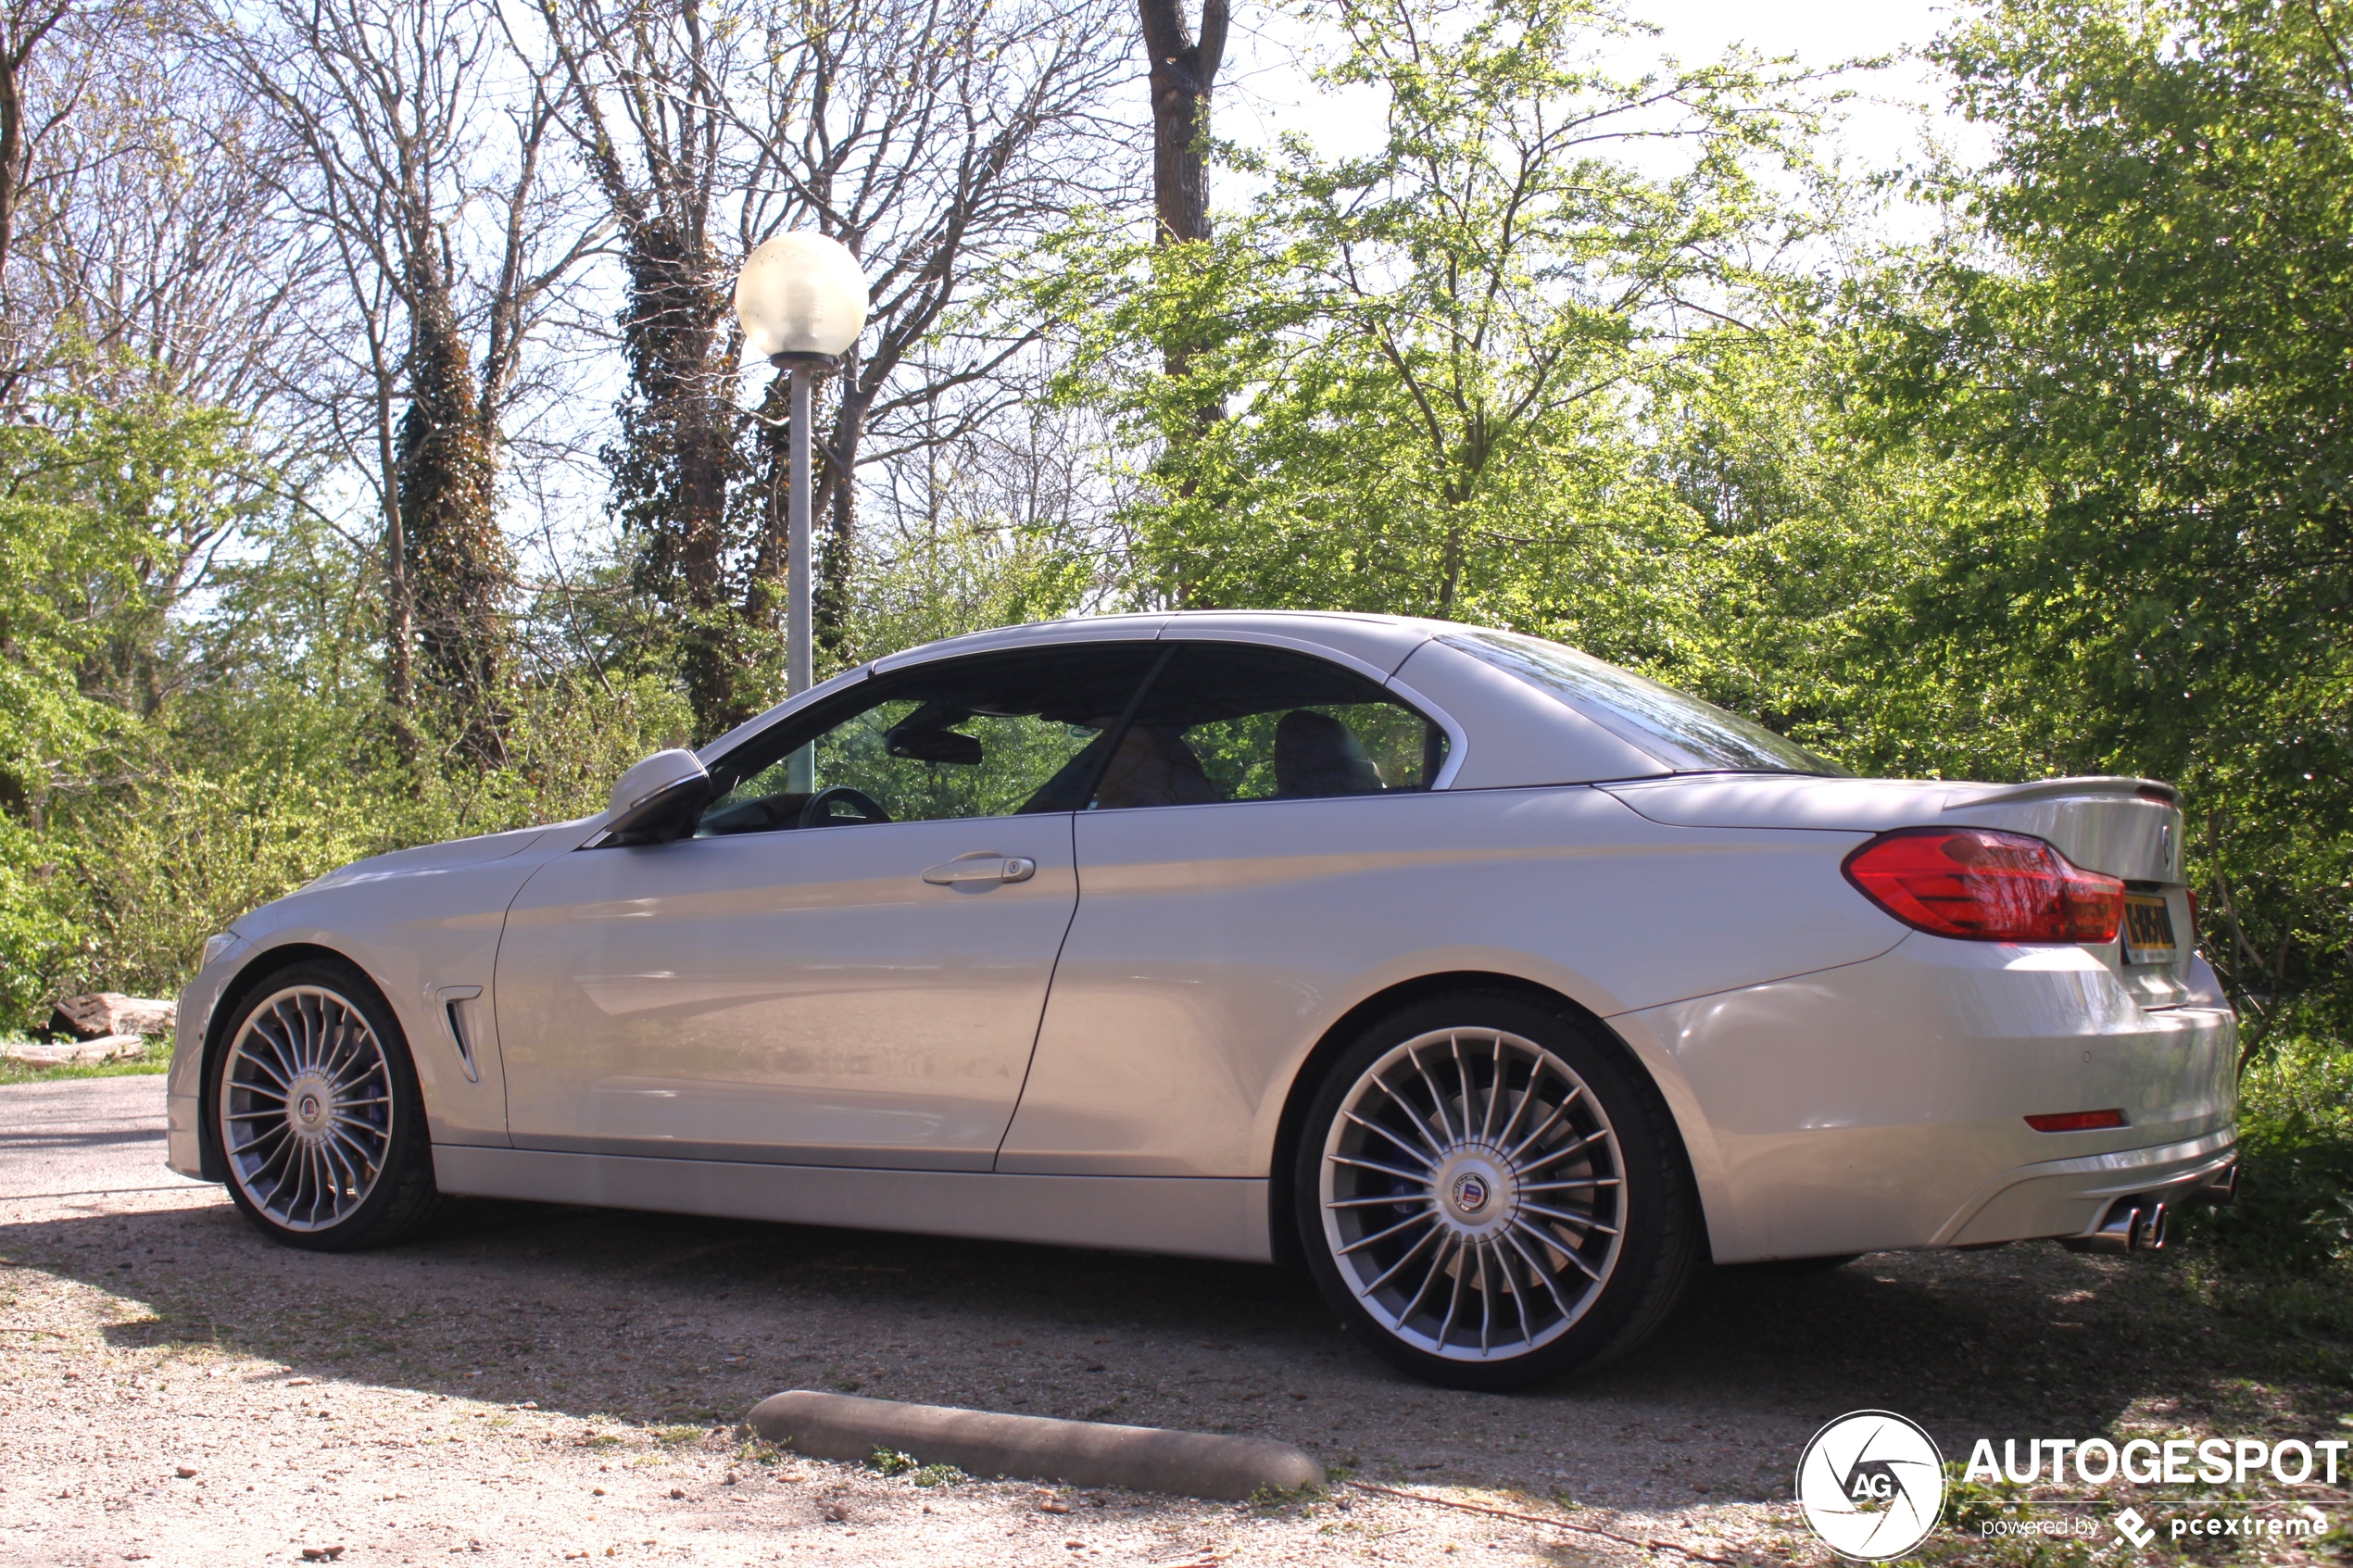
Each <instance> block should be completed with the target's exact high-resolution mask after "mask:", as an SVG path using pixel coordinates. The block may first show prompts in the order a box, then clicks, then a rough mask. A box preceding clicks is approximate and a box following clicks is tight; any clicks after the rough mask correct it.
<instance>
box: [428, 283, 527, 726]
mask: <svg viewBox="0 0 2353 1568" xmlns="http://www.w3.org/2000/svg"><path fill="white" fill-rule="evenodd" d="M432 245H433V240H432V238H430V237H428V238H427V239H426V240H425V242H424V245H422V246H420V247H418V253H419V254H424V255H430V254H431V247H432ZM418 271H419V272H421V273H423V274H426V275H422V276H416V277H412V278H411V280H410V285H409V410H408V412H407V414H406V415H404V416H403V417H402V419H401V421H400V449H399V475H400V488H399V495H400V527H401V533H402V536H403V543H404V545H405V546H406V549H405V551H404V552H403V553H404V556H405V560H404V562H403V565H404V566H405V567H406V569H407V570H406V572H405V576H406V579H407V580H406V582H405V583H404V584H403V587H404V589H405V590H406V596H407V597H408V598H409V603H410V606H411V607H412V608H413V611H414V613H415V616H416V621H417V627H416V631H417V638H418V646H419V651H420V652H421V653H422V655H423V657H424V665H425V674H426V678H427V680H428V681H429V682H430V683H431V685H432V689H433V692H434V696H435V697H436V699H437V704H438V706H440V707H441V708H442V709H444V711H445V713H446V715H447V718H448V719H449V721H451V722H453V723H454V724H455V725H456V726H457V727H458V730H459V734H460V736H461V737H462V745H463V746H464V748H465V751H466V753H467V755H468V756H470V757H472V759H474V760H475V761H477V762H478V763H480V764H482V765H483V766H484V767H496V766H497V765H499V764H500V763H501V762H503V761H504V760H505V758H506V742H505V734H506V718H507V716H506V714H505V713H504V712H503V711H502V709H501V704H500V700H499V699H500V696H501V680H502V676H503V670H504V664H505V660H504V658H503V651H504V650H503V649H502V647H501V646H500V644H501V638H502V628H501V625H500V621H499V613H500V611H501V610H502V609H503V608H505V600H506V598H507V596H508V593H509V592H510V588H511V587H512V584H513V582H514V567H513V562H512V560H511V559H510V556H509V553H508V550H507V542H506V539H505V537H504V536H503V535H502V534H500V533H499V532H498V520H497V510H496V506H495V494H494V485H493V472H494V459H493V457H492V454H491V451H490V448H489V445H488V443H487V442H486V441H485V440H484V436H483V430H482V419H481V410H480V407H479V404H478V400H477V399H476V396H475V394H474V383H473V370H472V364H471V363H470V356H469V355H468V353H467V350H466V339H465V334H464V332H463V331H462V330H461V329H460V328H459V324H458V317H457V312H456V310H455V309H454V307H452V305H451V302H450V298H449V288H448V282H447V278H445V277H443V276H441V275H439V273H438V271H437V270H434V269H433V268H431V267H430V265H429V264H428V265H427V266H424V267H421V268H419V269H418Z"/></svg>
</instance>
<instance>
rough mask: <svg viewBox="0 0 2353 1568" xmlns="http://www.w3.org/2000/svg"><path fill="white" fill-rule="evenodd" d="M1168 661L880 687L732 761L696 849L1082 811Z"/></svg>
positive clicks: (1055, 664) (1032, 667)
mask: <svg viewBox="0 0 2353 1568" xmlns="http://www.w3.org/2000/svg"><path fill="white" fill-rule="evenodd" d="M1159 657H1160V650H1159V648H1158V647H1157V646H1155V645H1153V644H1151V643H1141V642H1139V643H1114V642H1106V643H1080V644H1072V645H1066V646H1059V647H1047V648H1031V649H1024V650H1021V651H1018V652H1014V653H1007V654H981V655H975V656H974V657H972V658H969V659H943V660H940V661H939V662H937V663H935V664H922V665H917V666H915V667H914V668H912V669H910V670H903V671H893V672H891V673H889V674H887V675H878V676H876V677H875V678H874V679H872V680H870V681H868V682H866V683H865V684H862V685H861V686H858V687H855V688H853V689H852V690H850V691H849V692H846V693H844V694H843V695H842V696H841V697H839V698H837V699H836V700H835V702H833V703H831V704H828V705H827V707H826V709H824V710H822V711H819V712H815V713H812V714H808V715H804V716H802V717H800V718H799V720H797V721H794V722H792V723H790V724H786V725H780V726H778V727H777V729H776V730H775V731H774V733H773V734H767V735H761V736H755V737H754V738H753V739H752V740H750V741H749V742H747V743H746V745H745V746H742V747H740V748H739V749H738V751H737V752H731V753H729V754H728V755H727V756H726V757H725V758H724V759H721V760H720V761H719V763H718V764H717V765H715V766H714V767H713V769H712V775H713V783H714V784H715V785H716V786H717V789H718V792H717V793H716V794H715V796H714V797H713V798H712V800H711V803H710V805H708V806H706V807H705V808H704V809H703V812H702V816H701V818H700V820H699V822H698V824H697V826H696V829H695V834H696V836H697V837H698V838H709V837H715V836H720V835H724V834H742V833H766V832H773V831H775V830H778V829H788V828H802V827H832V826H847V825H850V824H852V823H859V822H869V823H871V822H937V821H939V820H941V819H944V818H950V817H1003V816H1015V815H1020V814H1023V813H1028V812H1038V811H1075V810H1076V809H1078V808H1079V807H1080V806H1082V805H1084V804H1085V802H1086V799H1087V796H1088V791H1089V790H1090V789H1091V787H1092V786H1093V784H1094V782H1095V779H1096V777H1097V776H1098V774H1100V773H1101V768H1102V762H1103V759H1104V756H1105V752H1106V750H1107V743H1108V734H1107V732H1108V731H1109V730H1111V729H1112V728H1113V727H1114V725H1115V724H1116V723H1117V722H1118V721H1119V719H1120V717H1121V715H1122V714H1124V713H1125V712H1126V709H1127V707H1128V705H1129V703H1130V702H1131V701H1132V700H1133V698H1134V696H1135V694H1136V690H1137V687H1138V686H1139V684H1141V683H1142V681H1143V678H1144V676H1145V674H1146V673H1147V672H1148V671H1150V670H1151V667H1152V665H1153V664H1154V663H1155V662H1156V661H1157V660H1158V659H1159Z"/></svg>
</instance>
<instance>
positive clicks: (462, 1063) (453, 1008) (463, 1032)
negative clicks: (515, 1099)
mask: <svg viewBox="0 0 2353 1568" xmlns="http://www.w3.org/2000/svg"><path fill="white" fill-rule="evenodd" d="M481 995H482V987H481V986H479V985H444V986H443V987H442V988H441V990H440V991H439V992H438V993H437V999H438V1000H439V1001H440V1003H441V1022H442V1025H443V1027H444V1028H446V1029H447V1030H448V1031H449V1043H450V1044H451V1045H453V1046H455V1047H457V1048H458V1065H459V1067H461V1068H463V1069H464V1070H465V1073H466V1082H467V1083H469V1084H479V1083H481V1082H482V1068H481V1067H480V1065H479V1064H477V1063H476V1062H475V1060H474V1046H473V1039H472V1035H469V1034H468V1032H467V1029H466V1004H467V1003H469V1002H471V1001H472V1000H474V998H476V997H480V996H481Z"/></svg>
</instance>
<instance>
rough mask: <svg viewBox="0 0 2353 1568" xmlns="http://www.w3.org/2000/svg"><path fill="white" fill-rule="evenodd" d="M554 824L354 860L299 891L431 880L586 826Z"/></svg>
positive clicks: (520, 852) (512, 853) (516, 829)
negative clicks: (391, 880)
mask: <svg viewBox="0 0 2353 1568" xmlns="http://www.w3.org/2000/svg"><path fill="white" fill-rule="evenodd" d="M587 821H589V819H587V818H585V817H584V818H582V819H580V822H578V823H574V822H556V823H552V824H550V825H548V826H546V827H535V828H515V829H512V830H510V831H509V832H506V833H489V834H483V835H482V836H480V837H478V838H453V839H451V840H449V841H448V842H447V843H446V844H422V845H419V846H418V847H416V848H414V849H396V850H393V851H392V852H391V853H390V854H387V855H371V856H369V857H368V858H367V859H364V860H354V861H352V862H351V864H349V865H347V866H341V867H338V868H337V869H335V870H333V871H331V872H328V873H327V874H326V875H324V876H322V877H320V878H318V879H317V880H315V881H313V882H310V883H308V884H306V885H305V886H303V887H302V889H301V890H300V891H301V892H303V893H315V892H320V891H322V890H324V889H326V888H330V887H344V886H347V885H349V884H354V883H362V882H378V881H383V880H384V879H386V878H391V877H416V876H431V875H434V874H435V873H436V872H451V871H457V870H460V869H462V868H464V867H467V866H479V865H486V864H487V863H489V862H490V861H492V860H504V859H508V858H509V857H510V856H514V855H520V854H522V852H523V851H524V850H526V849H528V848H530V847H532V846H533V845H535V844H536V843H538V842H539V841H540V840H541V839H543V838H545V837H547V835H548V834H554V833H560V832H562V831H563V830H565V829H567V828H571V827H575V826H578V825H581V824H583V823H585V822H587Z"/></svg>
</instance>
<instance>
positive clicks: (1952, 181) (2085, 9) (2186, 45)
mask: <svg viewBox="0 0 2353 1568" xmlns="http://www.w3.org/2000/svg"><path fill="white" fill-rule="evenodd" d="M2347 20H2348V18H2347V16H2346V14H2345V12H2344V9H2343V7H2341V6H2323V5H2318V4H2312V5H2307V4H2304V3H2303V0H2296V3H2293V4H2291V3H2285V0H2276V3H2275V0H2159V3H2156V4H2149V5H2134V6H2123V5H2117V4H2110V3H2108V0H1993V3H1991V4H1988V5H1986V6H1984V8H1983V9H1982V10H1981V11H1979V12H1978V13H1977V14H1976V15H1975V16H1973V17H1971V18H1970V19H1968V20H1967V21H1965V22H1964V23H1963V24H1962V25H1961V26H1959V27H1957V29H1956V30H1955V31H1953V32H1952V33H1950V34H1949V35H1948V36H1947V38H1946V39H1945V40H1944V42H1943V44H1941V45H1940V46H1939V48H1938V50H1937V51H1936V55H1937V58H1938V59H1939V60H1940V61H1941V63H1943V64H1944V66H1945V67H1946V68H1947V69H1950V70H1951V71H1952V73H1953V75H1954V78H1955V80H1956V82H1957V94H1958V101H1959V102H1960V104H1961V106H1962V107H1964V108H1965V109H1967V110H1968V112H1969V113H1970V114H1971V115H1973V116H1974V117H1976V118H1978V119H1981V120H1982V121H1984V122H1985V123H1986V124H1987V125H1988V126H1989V127H1990V128H1991V129H1992V130H1993V131H1994V133H1995V136H1996V149H1997V150H1996V154H1995V157H1994V164H1993V167H1992V168H1991V169H1989V170H1987V171H1985V172H1984V173H1982V174H1961V173H1957V172H1954V171H1944V173H1943V174H1941V175H1940V176H1938V178H1937V180H1936V182H1933V183H1932V184H1931V189H1933V190H1934V191H1935V192H1936V193H1937V194H1940V195H1941V196H1943V198H1944V199H1945V200H1946V201H1947V202H1949V203H1950V204H1951V207H1952V208H1953V210H1954V211H1955V213H1956V214H1957V216H1959V217H1962V218H1965V219H1966V220H1968V222H1969V225H1970V230H1971V231H1973V232H1974V235H1975V236H1976V237H1975V239H1974V241H1973V243H1971V244H1969V245H1961V244H1959V243H1954V244H1950V245H1940V246H1935V247H1931V249H1930V250H1929V252H1928V253H1927V254H1925V255H1923V256H1921V257H1918V258H1917V261H1916V264H1915V265H1914V266H1913V267H1912V268H1911V270H1910V273H1909V278H1908V282H1910V284H1911V287H1910V288H1909V289H1908V290H1907V291H1906V293H1905V294H1904V295H1902V296H1900V297H1898V298H1895V299H1894V300H1893V301H1891V302H1890V306H1889V307H1888V308H1886V309H1884V310H1883V311H1880V312H1877V313H1874V314H1867V315H1866V316H1865V318H1864V326H1865V330H1867V331H1869V332H1873V333H1874V334H1877V341H1876V342H1875V343H1873V345H1871V347H1870V350H1869V352H1868V353H1866V354H1865V355H1864V356H1863V357H1862V358H1861V360H1860V362H1859V366H1858V368H1859V370H1861V372H1862V375H1863V390H1864V391H1865V394H1866V395H1868V396H1869V397H1871V398H1873V399H1875V400H1877V401H1878V402H1879V403H1880V404H1881V407H1883V408H1884V409H1885V410H1886V412H1887V414H1888V416H1889V435H1890V438H1891V439H1893V440H1899V441H1911V442H1916V443H1919V444H1921V445H1924V446H1926V447H1928V448H1929V449H1932V450H1935V451H1940V452H1944V453H1947V454H1950V455H1951V457H1952V458H1954V460H1955V461H1954V469H1953V473H1954V477H1955V480H1956V482H1957V484H1958V485H1959V487H1960V494H1959V495H1958V496H1957V499H1958V501H1959V502H1960V504H1959V505H1958V506H1957V508H1955V510H1954V515H1953V518H1952V521H1951V523H1950V525H1949V527H1948V529H1947V531H1946V533H1945V537H1944V541H1943V543H1942V545H1941V546H1940V549H1939V552H1938V555H1939V560H1938V563H1937V569H1936V571H1934V573H1933V574H1932V575H1931V576H1930V577H1929V578H1927V579H1926V580H1924V581H1923V583H1922V584H1921V589H1920V592H1919V594H1918V595H1917V596H1916V598H1915V601H1914V609H1915V616H1916V619H1917V621H1918V624H1919V627H1920V630H1921V632H1922V633H1924V634H1925V636H1926V637H1927V638H1928V639H1930V640H1931V642H1932V643H1933V644H1935V645H1936V646H1938V648H1939V650H1940V653H1941V654H1942V656H1943V657H1944V659H1945V660H1946V662H1947V666H1948V668H1949V669H1950V670H1951V671H1953V673H1954V674H1955V675H1956V676H1957V677H1958V678H1959V679H1961V680H1963V681H1965V682H1967V683H1968V684H1971V685H1974V686H1977V687H1979V688H1981V689H1982V690H1984V691H1986V692H1987V693H1989V694H1990V696H1991V698H1992V704H1991V705H1992V706H1993V708H1994V709H1995V710H1996V711H1997V713H1998V719H1997V721H1996V722H1995V723H1994V724H1993V725H1992V726H1989V730H1988V733H1989V734H1993V735H2001V736H2003V737H2005V739H2004V740H2003V742H2002V744H2003V745H2004V746H2006V748H2007V749H2009V750H2011V751H2012V752H2013V754H2015V755H2019V756H2020V757H2022V758H2032V759H2035V760H2036V761H2037V762H2038V763H2040V764H2042V765H2045V766H2047V767H2049V768H2050V769H2052V771H2058V770H2060V769H2064V770H2066V771H2116V772H2139V773H2146V774H2152V775H2155V776H2158V777H2162V778H2168V779H2171V780H2174V781H2177V782H2179V783H2181V784H2183V785H2184V786H2185V787H2186V788H2187V789H2188V790H2189V792H2190V795H2191V804H2192V820H2193V822H2194V823H2196V827H2197V836H2198V837H2199V839H2200V840H2201V841H2202V844H2201V849H2202V853H2201V855H2200V857H2199V859H2200V865H2199V872H2200V878H2201V881H2202V882H2204V883H2205V884H2206V888H2207V908H2208V909H2210V910H2214V911H2216V913H2217V916H2218V919H2217V922H2216V924H2217V926H2218V928H2219V929H2218V931H2217V933H2216V935H2218V937H2219V938H2220V939H2219V940H2218V941H2217V942H2216V943H2215V944H2214V945H2213V951H2214V956H2215V957H2216V960H2217V961H2218V962H2219V963H2221V965H2222V966H2223V967H2224V968H2225V969H2226V971H2228V972H2231V973H2232V975H2233V978H2234V979H2235V980H2236V981H2237V982H2238V985H2239V988H2240V990H2241V993H2242V995H2244V996H2246V997H2247V998H2248V999H2249V1000H2250V1002H2251V1004H2252V1006H2253V1007H2254V1008H2255V1009H2256V1010H2257V1011H2258V1013H2259V1015H2265V1014H2268V1013H2270V1012H2271V1011H2273V1010H2276V1008H2277V1007H2278V1005H2279V1004H2280V1003H2281V1002H2283V1001H2284V1000H2286V999H2287V998H2288V997H2291V996H2292V995H2295V994H2298V993H2300V994H2302V995H2304V996H2305V997H2307V998H2308V1000H2309V1002H2310V1004H2311V1005H2312V1006H2316V1007H2319V1008H2321V1009H2322V1011H2321V1012H2320V1013H2319V1014H2316V1015H2314V1016H2313V1017H2312V1018H2311V1019H2310V1022H2315V1023H2322V1024H2327V1025H2333V1026H2334V1027H2339V1028H2341V1027H2342V1025H2343V1018H2342V1013H2341V1009H2342V1006H2343V1001H2342V998H2341V996H2339V994H2340V993H2341V992H2342V991H2343V989H2344V986H2345V982H2346V981H2347V978H2348V975H2347V935H2348V921H2353V897H2348V895H2347V888H2348V887H2349V886H2353V834H2348V832H2347V824H2348V823H2353V767H2348V763H2353V644H2349V643H2348V640H2347V626H2348V621H2347V609H2348V608H2353V492H2349V491H2348V487H2347V486H2348V480H2347V475H2348V470H2349V469H2353V383H2348V382H2347V378H2346V375H2345V367H2346V365H2347V359H2348V357H2349V356H2353V318H2348V317H2347V313H2346V311H2345V309H2344V307H2343V300H2344V298H2345V296H2346V292H2347V288H2348V286H2353V72H2348V70H2347V65H2346V61H2347V52H2346V33H2347ZM1964 232H1969V231H1964ZM2331 997H2338V999H2336V1000H2330V999H2329V998H2331Z"/></svg>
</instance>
